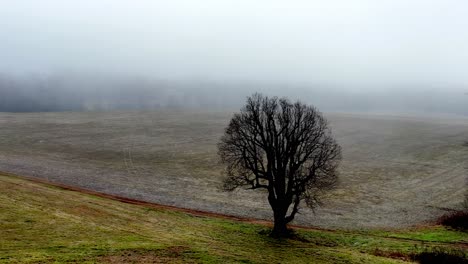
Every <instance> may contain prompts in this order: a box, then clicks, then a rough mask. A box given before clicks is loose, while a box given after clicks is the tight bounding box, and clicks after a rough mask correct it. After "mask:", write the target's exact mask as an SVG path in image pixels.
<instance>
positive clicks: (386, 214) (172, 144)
mask: <svg viewBox="0 0 468 264" xmlns="http://www.w3.org/2000/svg"><path fill="white" fill-rule="evenodd" d="M230 116H231V113H227V112H192V113H189V112H107V113H95V112H83V113H33V114H8V113H1V114H0V127H1V129H0V170H2V171H9V172H14V173H18V174H23V175H28V176H34V177H40V178H45V179H48V180H50V181H54V182H60V183H64V184H69V185H75V186H79V187H83V188H89V189H92V190H96V191H100V192H107V193H111V194H116V195H122V196H127V197H130V198H136V199H141V200H145V201H152V202H157V203H162V204H167V205H174V206H180V207H186V208H192V209H199V210H205V211H212V212H219V213H224V214H232V215H239V216H247V217H258V218H263V219H269V218H270V217H271V212H270V208H269V206H268V204H267V201H266V196H265V195H264V194H262V193H258V192H255V191H245V190H240V191H237V192H233V193H223V192H221V191H219V189H218V187H219V186H220V182H221V181H220V179H221V178H220V177H221V176H220V175H221V167H220V166H219V165H218V164H217V160H218V159H217V155H216V143H217V142H218V140H219V137H220V136H221V134H222V132H223V128H224V127H225V126H226V124H227V122H228V120H229V118H230ZM326 116H327V117H328V118H329V120H330V123H331V126H332V128H333V131H334V133H335V135H336V137H337V138H338V141H339V143H340V144H341V145H342V147H343V154H344V160H343V163H342V166H341V169H340V170H341V183H340V186H339V188H338V189H337V190H335V191H333V192H331V193H330V194H329V196H328V197H326V199H325V201H324V206H323V207H321V208H319V209H317V210H316V214H315V215H314V214H313V212H312V211H310V210H308V209H304V210H303V211H302V214H301V215H299V216H298V217H297V220H296V221H295V223H296V224H300V225H311V226H320V227H327V228H344V229H361V228H382V227H384V228H400V227H408V226H411V225H418V224H422V223H424V222H427V221H432V220H434V219H436V218H437V217H439V216H440V215H442V214H444V213H445V212H446V210H448V209H453V208H457V206H459V204H460V203H461V201H462V200H463V191H464V186H465V177H466V175H467V173H466V166H467V162H466V161H467V160H468V147H467V146H464V143H465V141H468V119H463V118H442V117H438V118H435V117H434V118H428V117H425V118H422V117H391V116H383V115H381V116H378V115H375V116H364V115H357V114H327V115H326Z"/></svg>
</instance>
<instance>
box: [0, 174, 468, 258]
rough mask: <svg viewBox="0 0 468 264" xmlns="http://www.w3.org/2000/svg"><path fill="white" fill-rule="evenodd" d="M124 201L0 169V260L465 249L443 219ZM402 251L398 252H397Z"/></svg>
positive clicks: (464, 238) (366, 254)
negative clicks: (362, 227)
mask: <svg viewBox="0 0 468 264" xmlns="http://www.w3.org/2000/svg"><path fill="white" fill-rule="evenodd" d="M267 233H268V228H267V227H265V226H263V225H258V224H250V223H240V222H236V221H232V220H225V219H217V218H210V217H201V216H194V215H191V214H187V213H182V212H175V211H171V210H167V209H154V208H148V207H144V206H137V205H131V204H126V203H122V202H118V201H114V200H110V199H105V198H100V197H96V196H92V195H87V194H83V193H79V192H73V191H67V190H63V189H61V188H57V187H52V186H49V185H45V184H38V183H34V182H31V181H28V180H24V179H21V178H18V177H15V176H10V175H2V174H0V262H5V263H6V262H8V263H11V262H21V263H27V262H88V263H95V262H109V263H119V262H127V263H128V262H134V263H144V262H156V263H166V262H171V263H173V262H174V263H178V262H184V263H185V262H194V263H199V262H208V263H218V262H223V263H234V262H235V263H238V262H243V263H278V262H281V263H401V262H404V261H405V260H408V258H407V257H406V256H407V255H410V254H413V253H417V252H420V251H422V250H424V249H425V248H430V247H438V248H441V247H442V248H451V249H457V248H459V249H466V243H468V235H467V234H466V233H463V232H459V231H454V230H447V229H445V228H443V227H427V228H420V229H415V230H403V231H399V232H391V231H366V232H364V231H363V232H346V231H325V230H302V229H301V230H297V231H296V233H297V236H296V237H295V238H294V239H287V240H280V241H278V240H274V239H272V238H270V237H268V235H267ZM398 258H400V259H398Z"/></svg>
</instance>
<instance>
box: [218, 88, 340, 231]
mask: <svg viewBox="0 0 468 264" xmlns="http://www.w3.org/2000/svg"><path fill="white" fill-rule="evenodd" d="M218 149H219V155H220V157H221V161H222V162H223V163H224V164H225V165H226V174H227V178H226V179H225V181H224V189H225V190H226V191H232V190H234V189H236V188H238V187H241V186H248V187H249V189H266V190H267V191H268V202H269V203H270V206H271V208H272V210H273V215H274V227H273V231H272V235H273V236H285V235H287V234H288V230H287V224H288V223H289V222H291V221H292V220H293V219H294V217H295V215H296V214H297V213H298V212H299V209H300V207H299V205H300V202H301V201H302V200H304V201H305V203H306V204H307V205H308V206H309V207H311V208H314V207H315V206H316V205H318V204H319V203H320V197H321V195H322V194H323V192H324V191H326V190H330V189H332V188H333V187H335V186H336V183H337V179H338V176H337V167H338V164H339V162H340V160H341V148H340V146H339V145H338V144H337V143H336V141H335V139H334V138H333V137H332V135H331V130H330V128H329V127H328V123H327V121H326V119H325V118H324V117H323V116H322V114H321V113H320V112H319V111H318V110H317V109H316V108H315V107H313V106H307V105H305V104H302V103H300V102H296V103H291V102H290V101H289V100H287V99H285V98H282V99H278V98H277V97H273V98H268V97H266V96H263V95H261V94H254V95H252V96H251V97H249V98H248V99H247V103H246V105H245V106H244V107H243V108H242V109H241V111H240V113H236V114H234V116H233V118H232V119H231V121H230V123H229V125H228V127H227V128H226V130H225V133H224V135H223V137H222V138H221V142H220V143H219V145H218Z"/></svg>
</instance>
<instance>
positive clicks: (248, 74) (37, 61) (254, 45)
mask: <svg viewBox="0 0 468 264" xmlns="http://www.w3.org/2000/svg"><path fill="white" fill-rule="evenodd" d="M466 10H468V3H466V2H465V1H451V0H449V1H421V0H413V1H404V0H393V1H385V0H384V1H371V0H362V1H357V0H356V1H349V0H348V1H345V0H343V1H337V0H331V1H214V0H204V1H179V0H173V1H138V2H135V1H117V0H101V1H91V0H86V1H73V2H72V1H58V0H57V1H51V0H43V1H27V0H16V1H2V2H0V39H1V40H2V41H1V42H0V111H15V112H25V111H64V110H66V111H74V110H112V109H159V108H216V109H224V108H229V109H230V108H236V107H237V108H238V106H239V105H240V104H241V103H242V101H243V100H244V99H245V97H246V96H247V95H249V94H251V93H252V92H255V91H260V92H263V93H266V94H271V95H278V96H288V97H291V98H293V99H301V100H303V101H306V102H308V103H313V104H315V105H317V106H318V107H320V108H321V109H323V110H325V111H365V112H415V113H452V114H468V109H467V107H466V106H467V103H468V96H467V95H466V93H467V92H468V88H467V87H468V75H466V73H465V72H466V69H467V68H468V31H466V28H467V26H468V16H466Z"/></svg>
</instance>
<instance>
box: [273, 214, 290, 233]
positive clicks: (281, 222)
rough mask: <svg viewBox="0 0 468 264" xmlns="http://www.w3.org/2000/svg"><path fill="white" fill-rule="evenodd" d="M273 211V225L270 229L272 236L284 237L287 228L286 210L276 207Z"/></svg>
mask: <svg viewBox="0 0 468 264" xmlns="http://www.w3.org/2000/svg"><path fill="white" fill-rule="evenodd" d="M273 211H274V226H273V230H272V231H271V236H272V237H286V236H288V234H289V232H288V228H287V222H286V210H283V209H280V208H277V209H276V210H273Z"/></svg>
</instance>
